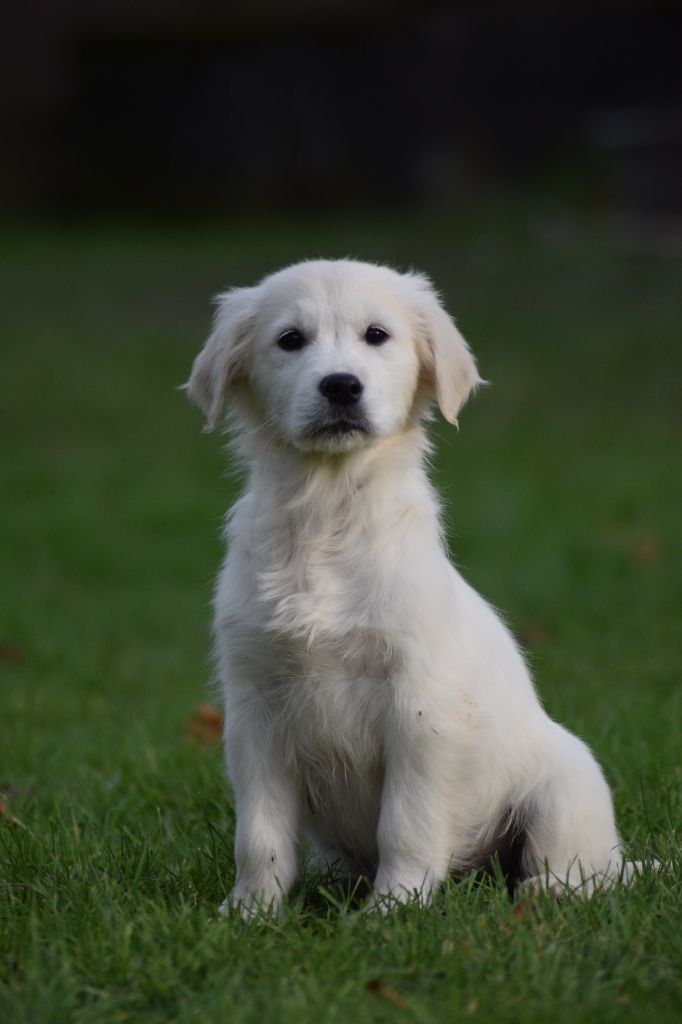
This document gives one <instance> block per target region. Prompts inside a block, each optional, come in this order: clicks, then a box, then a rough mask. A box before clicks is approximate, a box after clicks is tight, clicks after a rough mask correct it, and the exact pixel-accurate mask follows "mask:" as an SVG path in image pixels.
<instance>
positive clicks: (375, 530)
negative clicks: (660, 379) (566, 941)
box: [185, 260, 637, 917]
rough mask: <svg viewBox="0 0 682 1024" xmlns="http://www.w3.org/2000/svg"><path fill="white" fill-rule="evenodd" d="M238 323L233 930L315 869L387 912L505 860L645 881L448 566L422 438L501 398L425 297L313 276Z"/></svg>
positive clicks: (605, 801) (214, 403)
mask: <svg viewBox="0 0 682 1024" xmlns="http://www.w3.org/2000/svg"><path fill="white" fill-rule="evenodd" d="M217 303H218V304H217V314H216V316H215V322H214V327H213V331H212V333H211V335H210V337H209V338H208V341H207V342H206V344H205V346H204V348H203V350H202V351H201V352H200V354H199V355H198V356H197V358H196V359H195V361H194V364H193V367H192V371H191V376H190V378H189V381H188V382H187V384H186V385H185V388H186V389H187V391H188V393H189V397H190V398H191V399H192V400H193V401H194V402H195V403H196V404H197V405H198V406H199V407H200V408H201V409H202V410H203V412H204V414H205V416H206V421H207V422H206V428H205V429H206V430H209V431H210V430H214V429H215V428H216V427H218V426H219V425H220V424H221V422H222V421H223V415H224V410H225V406H226V404H227V406H228V408H229V417H228V419H229V426H230V429H231V438H232V443H233V445H234V448H235V449H236V451H237V453H238V455H239V456H240V457H241V458H242V459H243V460H244V462H245V464H246V467H247V472H248V482H247V484H246V488H245V491H244V493H243V494H242V496H241V497H240V498H239V499H238V500H237V502H236V503H235V504H234V506H233V507H232V509H231V512H230V513H229V516H228V519H227V525H226V531H225V534H226V540H227V549H228V553H227V557H226V560H225V562H224V565H223V567H222V570H221V572H220V575H219V578H218V582H217V587H216V591H215V599H214V610H215V618H214V636H215V654H216V662H217V669H218V674H219V678H220V681H221V684H222V689H223V693H224V701H225V752H226V762H227V771H228V775H229V778H230V780H231V783H232V787H233V791H234V798H235V807H236V837H235V861H236V882H235V885H234V888H233V890H232V893H231V895H230V897H229V898H228V899H227V900H226V901H225V903H224V904H223V907H222V908H221V909H222V910H224V911H229V910H231V909H233V908H234V909H236V910H238V912H240V913H241V914H242V915H243V916H245V917H249V916H252V915H257V914H261V913H275V914H277V913H280V912H281V911H282V908H283V900H284V899H285V897H286V895H287V893H288V892H289V891H290V890H291V888H292V886H293V885H294V883H295V881H296V878H297V876H298V874H299V869H300V853H301V850H302V849H307V851H308V856H309V858H310V859H311V861H314V862H316V863H317V864H319V865H321V866H322V867H327V868H330V869H331V868H333V869H336V870H341V871H343V872H344V873H345V872H347V873H349V874H352V875H356V876H366V877H367V878H369V879H371V880H372V882H373V889H372V893H371V895H370V898H369V901H368V906H369V907H370V908H378V909H379V910H381V911H385V910H386V909H387V908H390V907H391V906H395V905H398V904H400V903H403V902H405V901H408V900H413V899H416V900H418V901H419V902H420V903H423V904H425V903H427V902H428V901H429V899H430V898H431V897H432V895H433V894H434V892H436V890H437V889H438V887H439V886H440V885H441V883H443V881H444V880H445V879H446V877H447V876H448V875H449V874H452V873H455V874H461V873H462V872H466V871H468V870H470V869H473V868H476V867H478V866H480V865H482V864H483V863H484V862H486V861H489V860H490V858H491V857H492V856H494V855H495V854H497V855H498V856H499V858H500V860H501V861H502V862H503V863H504V861H505V858H506V860H507V861H508V862H509V863H510V864H511V869H512V870H513V872H514V874H515V877H516V878H517V879H518V880H520V881H525V882H526V883H527V884H530V885H537V886H541V887H549V888H550V889H554V890H556V891H557V892H559V891H566V890H576V891H581V892H584V893H585V892H591V891H593V890H594V889H595V888H599V887H602V886H604V885H610V884H612V883H613V882H614V881H615V880H617V879H625V880H628V879H629V878H631V877H632V875H633V873H634V872H635V871H636V870H637V865H635V864H631V863H628V862H626V861H624V858H623V851H622V847H621V842H620V839H619V836H618V832H617V829H616V824H615V821H614V812H613V805H612V799H611V793H610V790H609V787H608V785H607V783H606V781H605V779H604V776H603V775H602V772H601V770H600V768H599V766H598V765H597V762H596V761H595V759H594V757H593V755H592V753H591V752H590V750H589V749H588V747H587V746H586V745H585V744H584V743H583V742H582V741H581V740H579V739H578V738H577V737H576V736H574V735H572V734H571V733H570V732H568V731H567V730H566V729H564V728H563V727H562V726H560V725H558V724H557V723H555V722H554V721H552V720H551V719H550V718H549V717H548V715H547V714H546V713H545V711H544V710H543V708H542V707H541V705H540V702H539V700H538V697H537V695H536V692H535V690H534V687H533V683H532V681H531V678H530V676H529V673H528V669H527V667H526V664H525V663H524V659H523V657H522V655H521V653H520V651H519V649H518V647H517V644H516V643H515V641H514V639H513V637H512V635H511V634H510V632H509V631H508V629H507V628H506V626H505V625H504V624H503V623H502V621H501V620H500V618H499V617H498V615H497V614H496V613H495V611H494V610H493V609H492V608H491V607H490V605H489V604H487V603H486V601H485V600H484V599H483V598H482V597H480V596H479V595H478V594H477V593H476V592H475V591H474V590H473V589H472V588H471V587H470V586H469V585H468V584H467V583H466V582H465V581H464V579H463V578H462V577H461V575H460V574H459V573H458V571H457V570H456V569H455V568H454V566H453V565H452V564H451V562H450V561H449V560H448V557H447V554H446V550H445V544H444V540H443V531H442V525H441V519H440V509H439V502H438V498H437V496H436V494H435V493H434V490H433V487H432V485H431V483H430V481H429V478H428V475H427V461H428V454H429V441H428V437H427V433H426V424H427V422H428V421H429V419H430V418H431V417H432V410H433V407H434V404H435V403H437V405H438V407H439V408H440V411H441V413H442V415H443V417H444V418H445V420H447V421H448V422H449V423H451V424H457V417H458V416H459V413H460V410H461V408H462V406H463V405H464V403H465V402H466V400H467V398H468V397H469V396H470V395H471V393H472V392H473V391H474V390H475V389H476V388H477V387H478V386H479V385H480V384H481V383H483V382H482V380H481V378H480V376H479V373H478V370H477V366H476V362H475V360H474V357H473V355H472V353H471V351H470V349H469V347H468V345H467V344H466V342H465V340H464V338H463V337H462V335H461V334H460V332H459V331H458V329H457V327H456V326H455V323H454V322H453V320H452V319H451V318H450V316H449V315H448V313H447V312H446V311H445V309H444V307H443V305H442V304H441V302H440V300H439V297H438V295H437V293H436V291H435V290H434V288H433V286H432V284H431V282H430V281H429V279H428V278H427V277H426V276H424V275H422V274H419V273H412V272H411V273H398V272H396V271H394V270H391V269H389V268H387V267H383V266H377V265H373V264H368V263H361V262H356V261H352V260H316V261H307V262H302V263H298V264H295V265H293V266H290V267H288V268H286V269H284V270H281V271H279V272H277V273H274V274H272V275H270V276H268V277H266V278H265V279H264V280H263V281H261V282H260V283H259V284H257V285H256V286H255V287H246V288H236V289H234V290H231V291H228V292H226V293H225V294H222V295H220V296H219V297H218V300H217ZM505 870H506V869H505Z"/></svg>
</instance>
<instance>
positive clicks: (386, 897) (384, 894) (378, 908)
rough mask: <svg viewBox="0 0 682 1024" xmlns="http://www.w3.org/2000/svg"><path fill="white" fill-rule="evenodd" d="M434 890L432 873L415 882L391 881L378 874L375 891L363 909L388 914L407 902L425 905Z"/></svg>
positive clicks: (420, 905)
mask: <svg viewBox="0 0 682 1024" xmlns="http://www.w3.org/2000/svg"><path fill="white" fill-rule="evenodd" d="M433 891H434V882H433V879H432V877H431V876H430V875H427V876H426V877H425V878H422V879H421V881H416V880H415V881H413V882H409V881H407V880H405V881H403V882H401V881H389V880H387V879H382V878H380V877H379V876H377V878H376V880H375V883H374V891H373V892H372V895H371V896H370V897H369V899H368V900H367V902H366V903H365V906H364V907H363V910H365V911H367V912H370V913H377V914H381V915H383V916H386V914H390V913H391V911H393V910H397V909H398V908H399V907H402V906H405V905H406V904H411V905H415V906H419V907H425V906H426V905H427V904H428V903H429V902H430V900H431V897H432V895H433Z"/></svg>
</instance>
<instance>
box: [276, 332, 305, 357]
mask: <svg viewBox="0 0 682 1024" xmlns="http://www.w3.org/2000/svg"><path fill="white" fill-rule="evenodd" d="M277 344H278V345H279V347H280V348H283V349H284V351H285V352H297V351H298V350H299V348H303V346H304V345H305V338H304V337H303V335H302V334H301V332H300V331H297V330H296V328H295V327H292V328H290V330H288V331H285V332H284V334H280V336H279V338H278V339H277Z"/></svg>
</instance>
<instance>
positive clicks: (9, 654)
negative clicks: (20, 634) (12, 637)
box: [0, 644, 26, 665]
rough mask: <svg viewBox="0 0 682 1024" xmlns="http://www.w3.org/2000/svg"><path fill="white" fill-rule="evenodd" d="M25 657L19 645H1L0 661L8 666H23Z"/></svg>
mask: <svg viewBox="0 0 682 1024" xmlns="http://www.w3.org/2000/svg"><path fill="white" fill-rule="evenodd" d="M25 657H26V656H25V654H24V651H23V649H22V648H21V647H19V646H18V645H17V644H0V661H2V662H5V664H6V665H21V664H22V662H23V661H24V659H25Z"/></svg>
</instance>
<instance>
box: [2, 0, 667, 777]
mask: <svg viewBox="0 0 682 1024" xmlns="http://www.w3.org/2000/svg"><path fill="white" fill-rule="evenodd" d="M681 43H682V7H681V6H680V4H679V3H673V2H662V0H632V2H627V0H620V2H606V0H592V2H590V3H587V2H580V0H576V2H573V3H564V4H547V3H539V2H525V0H519V2H516V3H513V4H511V3H502V2H494V0H476V2H474V0H471V2H465V0H453V2H450V3H445V2H433V0H421V2H419V3H416V2H413V0H404V2H401V0H394V2H386V0H287V2H285V0H281V2H275V0H242V2H240V0H232V2H228V0H223V2H219V0H192V2H189V0H135V2H128V0H60V2H59V3H56V2H54V3H49V2H39V0H25V2H24V3H22V4H15V5H14V8H13V10H11V11H10V12H8V13H7V14H6V15H5V17H4V19H3V31H2V33H0V137H1V138H2V140H3V144H2V153H1V155H0V214H1V215H2V223H3V229H2V232H1V234H0V358H1V363H2V365H1V368H0V380H1V381H2V393H1V396H0V425H1V427H2V435H3V452H2V459H0V487H1V488H2V494H3V501H2V512H1V515H2V522H3V525H2V530H0V557H1V559H2V563H1V564H2V567H3V571H2V572H0V613H1V617H0V672H2V674H3V679H4V680H5V688H4V689H3V694H4V695H6V706H5V716H4V720H3V723H2V725H1V726H0V728H3V730H4V731H6V736H5V740H6V742H5V743H4V745H3V744H0V757H5V758H6V759H7V766H6V767H5V768H2V766H1V765H0V779H2V778H4V777H8V778H11V777H12V774H13V773H14V771H15V768H14V767H13V766H14V765H16V764H17V763H22V764H24V766H25V769H26V770H28V767H27V766H28V765H30V764H32V765H34V767H35V770H36V771H37V772H40V773H41V775H44V774H45V769H44V766H45V764H46V763H49V756H50V752H51V751H52V752H53V754H54V756H55V757H57V758H58V761H57V762H56V764H57V763H58V765H59V772H60V773H61V774H63V772H64V770H65V769H64V746H65V739H66V738H68V737H69V736H70V737H71V739H72V742H71V743H70V745H69V744H67V746H69V748H70V749H72V750H73V751H74V759H76V758H77V761H78V763H79V764H82V763H83V758H84V757H86V751H87V750H88V749H89V750H90V756H91V759H92V763H93V764H95V763H96V764H101V763H102V759H103V758H104V759H106V757H110V759H111V761H112V763H117V762H118V761H120V757H121V749H120V744H121V742H122V737H123V736H128V732H127V726H128V725H129V720H130V714H131V713H130V708H131V706H134V707H135V717H136V719H137V721H138V722H139V723H141V724H140V729H141V730H142V732H143V733H144V735H145V736H147V738H149V737H151V739H149V743H150V745H151V746H152V747H155V748H158V746H159V744H163V743H164V742H166V743H171V742H174V738H175V737H177V735H180V734H181V732H182V729H183V723H184V722H185V721H186V719H187V718H188V717H189V715H190V712H191V709H192V708H193V707H194V706H195V704H196V703H197V702H198V701H199V700H200V699H201V697H202V694H203V693H204V684H205V680H206V679H207V678H208V676H209V667H208V655H207V651H208V623H209V618H210V613H209V609H208V604H209V600H210V590H211V578H212V576H213V573H214V571H215V568H216V566H217V563H218V560H219V557H220V546H221V545H220V539H219V534H220V523H221V518H222V515H223V513H224V510H225V508H226V507H227V506H228V505H229V503H230V501H231V499H232V497H233V495H234V493H235V489H236V488H237V487H238V482H237V480H236V479H235V477H234V475H233V474H230V475H225V473H224V457H223V454H222V452H221V450H220V442H219V440H218V439H216V438H206V437H203V436H202V435H201V434H200V426H201V422H200V416H199V414H198V413H197V411H196V410H193V409H191V408H190V407H189V405H188V404H187V403H186V401H185V399H184V396H183V395H182V394H179V393H178V392H177V391H176V388H177V386H178V385H179V384H180V383H181V382H182V381H183V380H185V379H186V376H187V373H188V370H189V366H190V364H191V361H192V359H193V357H194V355H195V354H196V352H197V351H198V349H199V347H200V345H201V344H202V340H203V338H204V337H205V335H206V332H207V330H208V326H209V322H210V315H211V306H210V300H211V297H212V296H213V295H214V294H215V293H216V292H217V291H219V290H220V289H222V288H224V287H226V286H229V285H238V284H249V283H252V282H253V281H254V280H256V279H258V278H259V277H260V276H261V275H263V274H265V273H267V272H269V271H271V270H273V269H275V268H277V267H279V266H281V265H283V264H286V263H288V262H290V261H293V260H296V259H301V258H304V257H315V256H329V257H339V256H348V255H351V256H355V257H359V258H365V259H369V260H376V261H385V262H388V263H390V264H392V265H394V266H397V267H409V266H416V267H418V268H419V269H421V270H424V271H426V272H427V273H429V274H430V275H431V276H432V277H433V279H434V281H435V282H436V284H437V286H438V287H439V288H440V289H441V290H442V292H443V295H444V298H445V300H446V303H447V305H448V307H449V309H450V310H451V311H452V312H453V313H455V315H456V316H457V318H458V321H459V324H460V326H461V328H462V330H463V333H464V334H465V336H466V337H467V338H468V339H469V341H470V343H471V345H472V347H473V349H474V351H475V353H476V354H477V356H478V359H479V363H480V367H481V371H482V373H483V375H484V376H485V377H486V378H487V379H488V380H489V381H491V382H492V386H491V387H490V388H488V389H485V391H483V392H481V393H480V394H479V395H478V396H477V397H476V399H475V400H474V401H472V402H471V403H470V406H469V407H468V408H467V409H466V410H465V413H464V415H463V417H462V427H461V431H460V433H459V434H455V433H454V432H451V431H447V430H445V429H444V428H443V427H442V425H439V426H437V431H436V432H437V436H438V454H437V458H436V460H435V467H434V472H435V474H436V478H437V482H438V484H439V486H440V487H441V489H442V490H443V493H444V497H445V503H446V509H447V524H448V530H449V537H450V541H451V546H452V549H453V552H454V556H455V558H456V560H457V561H458V563H459V564H460V565H461V566H462V568H463V571H464V572H465V574H466V575H467V576H468V577H469V578H470V579H471V580H472V582H473V583H474V584H475V585H476V586H478V587H479V588H480V589H481V590H482V591H483V592H484V594H486V596H488V597H489V598H490V599H491V600H492V601H493V602H494V603H495V604H496V605H497V606H499V607H501V608H503V609H505V610H506V612H507V614H508V616H509V619H510V622H511V623H512V625H513V627H514V628H515V629H516V631H517V633H518V635H519V637H520V639H521V641H522V643H523V644H524V646H525V647H526V648H527V649H528V650H529V651H530V653H531V656H532V658H533V662H534V665H535V666H536V670H537V672H538V675H539V678H540V682H541V687H542V690H543V693H544V694H545V696H546V699H547V703H548V706H549V709H550V710H551V711H552V712H553V713H554V714H556V715H557V716H558V717H561V718H562V719H563V720H564V721H567V722H568V723H569V724H570V725H572V726H573V727H575V728H578V729H580V730H581V731H582V732H583V734H585V735H586V736H587V737H588V738H590V739H591V740H592V741H593V742H595V744H596V745H597V746H598V749H600V750H601V751H604V750H607V749H608V743H609V742H611V743H612V744H618V743H623V744H629V745H630V747H631V748H632V745H633V744H635V745H636V744H637V743H640V744H641V756H642V758H643V759H646V758H648V757H654V756H655V755H656V753H660V751H661V749H662V747H661V744H660V742H659V740H656V741H655V742H652V741H651V736H649V738H648V739H647V737H646V736H642V737H641V739H638V737H639V735H640V734H639V732H638V729H639V728H640V726H641V723H642V721H650V722H651V723H652V728H653V722H657V723H659V725H660V723H661V722H662V721H664V720H666V718H665V716H662V715H661V706H662V704H661V702H664V701H665V700H669V701H673V700H678V698H677V697H676V696H675V693H676V692H677V690H678V689H679V687H677V685H676V684H677V679H678V675H677V672H678V667H679V666H678V665H677V663H676V660H675V657H674V652H675V650H676V646H675V642H674V637H675V630H676V628H677V624H678V622H679V612H680V597H679V585H678V583H679V581H678V580H677V578H676V576H675V564H676V562H675V558H676V557H677V556H679V553H680V551H679V549H680V543H679V542H680V535H679V523H678V518H679V507H680V499H681V498H682V495H681V494H680V474H679V465H678V454H679V441H680V401H679V399H680V396H679V374H680V369H681V362H682V360H681V357H680V327H681V326H682V305H681V301H680V256H681V254H682V189H681V188H680V182H681V181H682V61H681V60H680V53H681ZM677 564H679V563H677ZM567 679H570V681H571V685H570V687H568V688H567V686H566V680H567ZM642 680H645V681H646V686H643V685H642ZM576 688H577V689H578V691H579V693H580V701H576V700H575V692H576ZM160 692H162V693H163V695H164V700H163V701H160V700H159V693H160ZM624 692H625V693H626V694H627V697H626V698H623V696H622V695H623V693H624ZM654 699H655V700H656V701H657V702H658V703H657V705H656V707H657V711H656V713H655V714H654V713H653V712H652V713H651V714H650V715H649V714H648V712H647V707H646V702H647V701H648V700H654ZM131 701H132V702H133V704H132V705H131ZM612 705H613V707H618V708H619V709H620V710H621V711H622V709H623V707H624V706H625V705H627V708H628V709H629V710H628V713H629V714H630V715H631V717H630V719H629V722H630V726H627V725H623V723H622V722H621V723H620V725H619V727H618V728H617V729H615V730H614V731H613V733H612V734H611V733H609V730H610V728H611V724H610V723H611V719H610V717H609V710H608V709H609V708H610V707H611V706H612ZM666 706H667V705H666ZM649 710H651V709H649ZM676 711H677V712H678V713H679V707H678V706H676ZM667 715H668V717H667V720H668V721H669V720H672V718H673V708H672V704H671V705H670V709H669V712H667ZM680 717H682V716H680ZM38 722H42V723H43V724H44V728H42V729H40V728H37V727H36V724H37V723H38ZM122 723H125V727H124V726H123V724H122ZM607 734H608V736H609V737H610V738H609V739H607ZM107 738H108V742H107ZM659 739H660V737H659ZM131 742H132V741H131ZM136 742H138V743H139V742H142V740H140V737H139V736H138V737H137V740H136ZM107 751H108V753H107ZM611 753H612V754H613V756H612V757H611V760H610V761H609V764H610V765H617V764H623V761H622V760H621V759H620V758H619V757H618V755H617V752H615V750H614V749H613V748H612V749H611ZM150 756H151V755H150ZM46 758H47V761H46ZM625 761H626V763H628V764H630V761H628V760H627V759H625ZM75 763H76V760H74V764H75Z"/></svg>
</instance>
